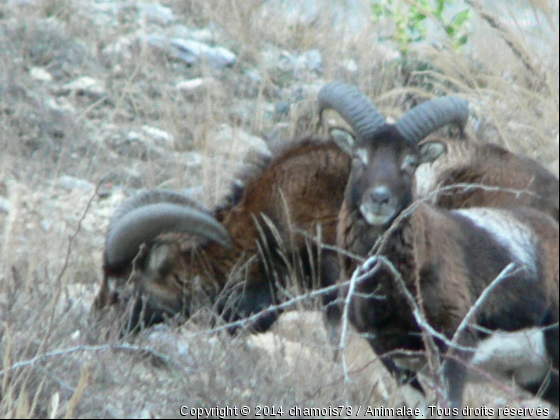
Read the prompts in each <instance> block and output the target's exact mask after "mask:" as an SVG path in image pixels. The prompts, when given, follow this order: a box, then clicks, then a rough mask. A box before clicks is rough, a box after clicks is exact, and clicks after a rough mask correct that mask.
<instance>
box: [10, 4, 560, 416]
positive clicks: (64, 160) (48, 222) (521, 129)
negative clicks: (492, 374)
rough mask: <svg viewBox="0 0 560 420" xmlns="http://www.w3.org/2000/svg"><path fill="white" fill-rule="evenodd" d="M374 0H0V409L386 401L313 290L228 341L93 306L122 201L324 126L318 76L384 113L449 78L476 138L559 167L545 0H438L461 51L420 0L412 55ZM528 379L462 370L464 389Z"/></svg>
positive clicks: (369, 361)
mask: <svg viewBox="0 0 560 420" xmlns="http://www.w3.org/2000/svg"><path fill="white" fill-rule="evenodd" d="M372 3H374V2H372V1H369V0H348V1H329V2H326V1H319V0H316V1H312V0H306V1H295V0H294V1H287V0H242V1H241V0H182V1H179V0H167V1H162V2H159V3H158V2H156V1H152V2H149V1H134V0H131V1H115V0H91V1H88V0H6V1H4V2H2V3H1V4H0V45H2V48H1V49H0V360H1V362H0V398H1V399H0V416H2V417H22V416H26V417H27V416H32V417H51V418H59V417H64V416H71V415H74V416H78V417H88V418H89V417H93V418H97V417H144V418H156V417H180V416H181V412H180V409H181V407H182V406H188V407H191V408H192V407H196V408H211V407H226V406H229V407H233V406H237V407H241V406H243V405H245V406H249V407H251V408H252V410H254V409H255V407H256V406H258V405H260V406H269V407H272V406H276V407H279V406H282V407H283V408H284V411H285V413H284V416H285V417H287V416H288V413H287V410H288V409H289V408H291V407H296V406H297V407H329V406H332V407H334V406H339V405H351V406H352V407H358V406H364V407H365V406H368V405H371V406H395V405H398V404H399V402H400V401H401V397H400V395H399V394H398V392H397V391H395V386H394V383H393V381H392V379H391V378H390V377H389V376H388V375H387V374H386V373H385V371H384V370H383V368H382V367H381V366H380V364H379V362H378V361H376V360H375V359H374V358H373V355H372V354H371V352H370V351H369V349H367V348H366V347H365V346H364V343H363V342H362V341H360V340H361V339H360V338H359V337H353V339H352V344H351V345H350V346H349V348H348V349H347V350H346V352H345V353H346V356H345V360H347V361H348V363H349V364H348V365H347V364H344V363H340V362H339V361H338V362H334V361H333V360H334V359H333V351H332V348H330V346H329V344H328V340H327V339H326V336H325V331H324V329H323V326H322V322H321V319H320V318H321V317H320V314H318V313H317V312H313V311H310V309H313V308H314V304H313V303H309V304H306V305H304V306H303V307H300V308H299V310H298V311H295V312H292V313H289V314H286V315H285V316H284V317H283V319H282V320H281V321H280V322H279V325H278V326H277V327H275V329H274V331H273V332H272V333H267V334H265V335H261V336H253V337H238V338H235V339H233V338H231V337H229V336H227V335H226V334H223V333H221V332H209V331H208V328H207V327H204V326H203V325H202V324H196V323H189V324H187V325H183V326H180V327H170V326H160V327H158V328H155V329H153V330H151V331H148V332H146V333H144V334H141V335H140V336H139V337H136V338H134V339H130V340H122V339H120V338H119V337H118V335H117V336H115V334H112V331H111V329H110V328H106V326H103V327H100V326H99V325H97V324H96V323H95V322H92V320H91V319H90V307H91V304H92V301H93V298H94V297H95V293H96V291H97V289H98V287H99V283H100V279H101V253H102V250H103V241H104V233H105V230H106V227H107V224H108V221H109V219H110V217H111V215H112V213H113V211H114V209H115V208H116V206H117V205H118V204H119V203H121V202H122V201H123V200H124V199H125V198H126V197H128V196H130V195H133V194H135V193H137V192H138V191H140V190H142V189H147V188H154V187H158V188H167V189H171V190H181V191H184V192H187V193H188V194H190V195H192V196H193V197H195V198H197V199H198V200H200V201H202V202H204V203H206V204H208V205H212V204H214V203H216V202H217V201H218V200H219V199H220V197H221V196H222V195H223V194H224V193H225V192H226V191H227V189H228V188H229V185H230V183H231V181H232V179H234V174H235V173H236V172H237V171H238V170H239V169H240V168H241V167H243V166H244V165H246V164H247V163H246V162H249V161H250V160H251V156H252V155H253V154H255V153H258V154H269V153H272V152H273V151H274V149H275V148H276V147H277V146H279V145H282V144H285V143H286V142H288V141H297V138H298V137H300V136H302V135H304V134H305V133H309V132H317V131H318V126H317V117H316V115H315V110H314V101H315V94H316V92H317V91H318V89H319V88H320V86H321V85H322V84H323V83H325V82H328V81H332V80H334V79H343V80H345V81H347V82H350V83H354V84H356V85H358V86H359V87H360V88H361V89H362V91H364V92H366V93H367V94H368V95H369V96H370V97H372V98H373V99H374V100H375V102H376V104H378V105H379V106H380V108H381V109H382V110H383V112H384V113H385V114H386V115H392V116H393V117H398V116H400V115H401V114H402V113H403V112H404V111H405V110H406V109H408V108H409V107H410V106H412V105H413V104H414V103H416V102H417V101H421V100H424V99H426V98H429V97H432V96H434V95H442V94H445V93H451V92H453V93H458V94H460V95H462V96H464V97H466V98H468V99H469V101H470V103H471V104H472V116H473V117H472V119H471V123H470V125H469V128H468V129H469V131H470V132H471V134H473V135H474V136H475V137H476V138H477V139H478V140H479V141H482V142H495V143H499V144H502V145H505V146H507V147H509V148H510V149H512V150H514V151H516V152H519V153H524V154H527V155H529V156H532V157H534V158H537V159H539V160H540V161H542V162H543V163H544V164H546V165H549V166H550V167H551V168H552V169H553V170H555V171H556V173H557V172H558V125H559V121H558V111H559V101H558V76H559V64H558V63H559V60H558V57H559V54H558V4H557V2H554V1H546V0H544V1H532V2H530V3H531V6H529V5H527V4H526V3H527V2H523V1H514V0H510V1H507V2H500V3H504V5H503V6H499V7H498V6H496V5H495V4H493V3H494V2H492V6H491V7H492V8H489V7H490V6H489V5H486V4H484V6H477V5H478V4H483V3H482V2H474V1H466V2H462V1H457V2H454V4H453V5H452V6H450V10H449V13H451V14H454V13H456V12H457V11H460V10H463V9H469V10H471V12H472V17H471V19H470V20H469V22H468V25H467V24H465V29H467V31H468V41H467V43H466V45H465V46H464V47H463V48H461V49H460V50H458V49H456V48H454V47H453V45H451V43H450V38H449V37H448V36H447V35H446V34H445V31H444V30H442V28H441V27H440V26H439V24H438V20H437V19H435V18H434V17H429V18H427V21H426V30H427V33H426V34H424V36H423V37H422V38H421V39H420V40H419V41H418V42H414V43H412V44H411V45H410V48H408V49H407V50H406V51H404V50H403V49H402V45H399V43H398V42H396V41H394V40H393V38H392V37H391V34H393V33H394V31H395V25H394V22H393V21H392V20H391V19H390V18H388V17H384V18H381V19H372V13H373V12H372ZM391 3H395V1H394V2H391ZM396 3H398V1H396ZM403 3H406V2H403ZM484 3H487V2H484ZM496 3H497V2H496ZM483 7H484V8H483ZM422 25H423V24H422ZM304 309H305V311H304ZM113 332H114V331H113ZM523 396H524V395H523V394H522V393H517V391H515V392H514V391H512V390H511V388H510V387H506V390H504V388H503V387H501V388H500V389H499V388H492V387H490V386H488V387H485V388H483V389H482V390H481V388H480V387H478V388H472V389H470V390H469V392H468V396H467V399H466V403H467V404H469V405H470V406H481V405H487V406H491V407H499V406H505V405H508V404H509V405H511V406H513V405H515V406H519V405H520V398H522V397H523ZM524 403H525V404H526V405H531V404H533V405H535V406H538V405H539V404H540V402H539V401H526V402H524ZM252 413H253V414H254V413H255V412H254V411H252ZM331 415H332V413H331V414H329V413H327V412H325V413H322V416H323V417H329V416H331Z"/></svg>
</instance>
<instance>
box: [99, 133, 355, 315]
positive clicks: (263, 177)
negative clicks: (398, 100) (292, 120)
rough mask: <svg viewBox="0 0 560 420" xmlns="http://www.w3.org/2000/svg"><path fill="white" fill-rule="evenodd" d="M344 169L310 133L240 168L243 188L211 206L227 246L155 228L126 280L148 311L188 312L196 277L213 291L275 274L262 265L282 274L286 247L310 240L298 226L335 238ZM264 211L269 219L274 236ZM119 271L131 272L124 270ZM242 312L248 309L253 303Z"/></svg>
mask: <svg viewBox="0 0 560 420" xmlns="http://www.w3.org/2000/svg"><path fill="white" fill-rule="evenodd" d="M349 172H350V159H349V158H348V156H347V155H346V154H345V153H343V152H342V151H340V150H339V149H338V147H337V146H336V145H334V143H332V142H329V141H325V140H321V139H318V138H310V139H306V140H304V141H302V142H300V143H296V144H293V145H290V146H289V147H287V148H285V149H284V150H281V151H279V152H278V153H277V155H276V156H275V157H273V158H272V159H270V160H269V161H268V162H266V163H265V164H264V165H261V168H260V169H258V170H256V171H255V170H253V171H252V172H251V173H250V175H249V176H247V175H246V174H245V175H244V177H245V178H246V182H245V186H244V188H243V189H241V190H240V189H238V188H237V189H236V190H233V191H232V194H231V195H230V196H229V197H227V198H226V199H225V200H224V203H223V204H222V205H220V206H217V208H216V210H215V211H214V216H215V218H216V219H217V220H218V221H219V222H220V223H221V224H222V225H223V226H224V227H225V228H226V229H227V231H228V232H229V234H230V235H231V238H232V242H233V247H232V249H226V248H224V247H222V246H221V245H219V244H217V243H214V242H209V241H204V240H200V239H198V240H197V239H196V238H193V237H192V236H191V235H187V234H166V235H160V236H159V237H157V238H155V239H153V240H152V241H150V242H149V243H147V244H146V246H145V247H144V251H143V252H141V253H140V255H139V257H137V261H136V267H135V270H134V273H133V275H132V278H131V282H130V283H132V284H134V287H135V288H136V290H137V291H138V292H139V293H140V294H141V295H144V297H145V299H147V301H148V302H149V305H150V306H151V309H152V310H153V311H158V310H163V312H164V313H165V314H166V315H167V316H172V315H174V314H175V313H177V312H178V308H180V310H181V311H183V312H186V313H187V314H188V313H189V310H190V304H191V303H192V302H191V299H190V297H191V295H192V289H193V288H195V285H194V281H195V279H198V280H197V281H198V284H199V286H201V287H202V288H203V289H205V291H206V292H208V293H210V294H212V295H214V296H216V295H217V294H218V293H219V292H220V291H221V290H223V289H224V287H225V286H226V283H228V282H229V283H228V284H229V285H230V286H231V285H232V283H233V284H236V283H240V282H243V281H246V284H247V285H248V286H252V285H254V286H260V285H263V284H264V285H266V286H267V287H268V284H269V281H271V280H272V279H271V278H270V276H269V272H268V271H267V269H266V266H267V265H270V264H272V266H273V267H276V268H279V269H280V272H281V274H282V270H283V269H284V267H283V264H284V263H283V260H282V255H281V254H282V253H283V252H286V253H288V254H299V253H302V252H305V251H306V250H307V247H308V243H311V245H314V244H313V241H310V240H309V239H308V238H306V237H305V236H304V235H302V234H301V233H299V231H300V230H301V231H303V232H305V233H307V234H308V235H310V236H312V237H316V236H317V235H318V234H319V233H320V236H321V241H322V242H323V243H325V244H330V245H334V244H335V241H336V224H337V217H338V211H339V209H340V205H341V203H342V200H343V193H342V192H343V190H344V186H345V185H346V182H347V179H348V175H349ZM263 216H265V217H266V218H267V219H268V220H270V221H271V222H272V224H273V225H274V227H275V229H276V230H277V232H278V234H279V238H277V236H276V235H275V234H274V233H273V232H272V231H271V230H270V229H269V228H268V224H267V222H266V221H265V218H263ZM255 221H256V223H255ZM260 229H262V232H264V234H265V238H264V242H266V245H265V248H266V249H267V252H270V254H269V257H270V261H267V262H266V264H265V261H264V260H263V258H262V256H261V255H260V254H259V243H262V242H261V241H262V240H263V238H262V237H261V230H260ZM156 251H157V252H156ZM286 257H288V258H291V256H290V255H287V256H286ZM109 274H111V273H109ZM121 276H122V277H128V273H124V276H123V275H122V274H121ZM280 280H285V279H282V278H281V279H280ZM330 282H332V281H330ZM108 290H109V288H108V287H106V286H103V287H102V293H100V296H99V297H98V306H102V304H103V303H105V302H110V301H114V300H115V299H107V297H106V296H101V295H102V294H104V295H107V291H108ZM249 300H250V299H249ZM270 303H272V302H270ZM245 304H246V305H250V304H251V302H249V301H246V302H245ZM247 311H248V312H253V310H252V309H251V308H248V309H247ZM231 317H232V318H235V316H233V315H232V316H231ZM156 318H158V317H156ZM158 319H159V318H158ZM146 323H150V322H149V320H146Z"/></svg>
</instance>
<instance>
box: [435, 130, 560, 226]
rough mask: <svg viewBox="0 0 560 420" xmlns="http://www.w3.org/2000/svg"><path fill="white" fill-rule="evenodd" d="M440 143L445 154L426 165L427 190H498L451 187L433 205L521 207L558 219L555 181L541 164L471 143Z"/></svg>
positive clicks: (506, 151) (552, 175)
mask: <svg viewBox="0 0 560 420" xmlns="http://www.w3.org/2000/svg"><path fill="white" fill-rule="evenodd" d="M444 143H445V144H446V148H447V151H446V153H445V154H444V155H442V156H440V157H439V158H438V159H437V160H436V161H434V162H433V163H430V164H427V165H430V166H429V170H430V171H431V172H432V173H434V174H435V175H434V177H433V181H432V185H431V186H430V187H428V189H429V190H430V191H434V190H436V189H437V188H444V187H449V186H452V185H454V184H480V185H487V186H489V187H498V188H501V189H502V190H501V191H495V190H485V189H483V188H476V187H475V188H471V189H460V188H455V189H453V190H451V191H447V192H443V193H441V194H438V195H437V196H436V198H435V199H434V200H433V201H432V202H433V203H434V204H437V205H438V206H440V207H442V208H446V209H459V208H469V207H518V206H525V207H531V208H535V209H537V210H540V211H542V212H544V213H547V214H549V215H551V216H552V217H554V218H555V219H556V220H558V219H559V197H560V192H559V191H560V189H559V182H558V178H557V177H556V176H555V175H554V174H553V173H552V172H550V171H548V169H546V168H545V167H544V166H543V165H541V164H539V163H538V162H536V161H535V160H533V159H530V158H528V157H525V156H520V155H517V154H514V153H512V152H510V151H508V150H506V149H504V148H502V147H500V146H497V145H493V144H481V143H476V142H474V141H471V140H463V141H461V140H447V141H444ZM505 189H508V190H511V191H505ZM515 191H518V193H516V192H515Z"/></svg>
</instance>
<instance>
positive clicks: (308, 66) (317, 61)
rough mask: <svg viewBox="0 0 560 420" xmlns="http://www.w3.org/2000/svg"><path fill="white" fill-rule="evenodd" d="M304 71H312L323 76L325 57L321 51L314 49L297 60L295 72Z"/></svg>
mask: <svg viewBox="0 0 560 420" xmlns="http://www.w3.org/2000/svg"><path fill="white" fill-rule="evenodd" d="M302 69H305V70H309V71H312V72H314V73H317V74H323V56H322V55H321V52H320V51H319V50H316V49H313V50H309V51H307V52H306V53H304V54H302V55H300V56H299V57H298V58H297V61H296V66H295V71H296V73H297V72H298V71H301V70H302Z"/></svg>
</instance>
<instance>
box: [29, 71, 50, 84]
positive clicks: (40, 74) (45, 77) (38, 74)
mask: <svg viewBox="0 0 560 420" xmlns="http://www.w3.org/2000/svg"><path fill="white" fill-rule="evenodd" d="M29 75H30V76H31V77H32V78H34V79H35V80H39V81H41V82H52V80H53V77H52V75H51V74H50V73H49V72H48V71H47V70H45V69H44V68H42V67H32V68H31V70H29Z"/></svg>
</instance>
